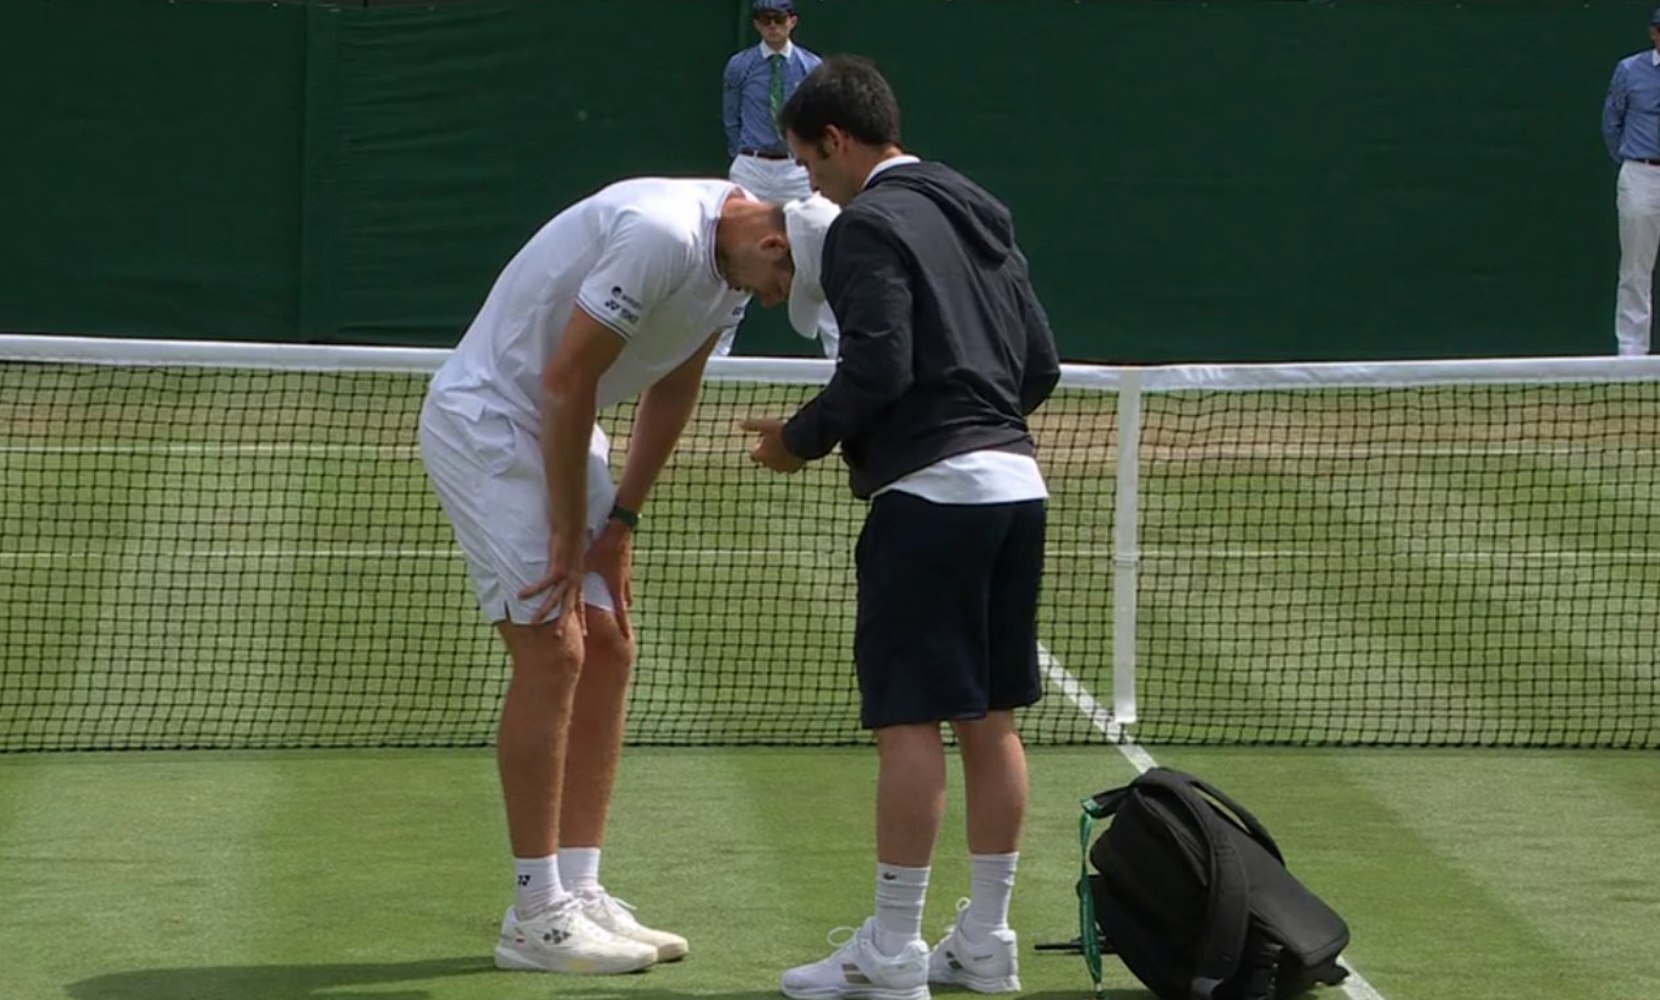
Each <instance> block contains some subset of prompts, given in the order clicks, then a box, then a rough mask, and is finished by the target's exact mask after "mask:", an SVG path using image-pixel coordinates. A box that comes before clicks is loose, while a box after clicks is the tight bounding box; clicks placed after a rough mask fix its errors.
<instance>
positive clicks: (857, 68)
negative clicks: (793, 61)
mask: <svg viewBox="0 0 1660 1000" xmlns="http://www.w3.org/2000/svg"><path fill="white" fill-rule="evenodd" d="M831 125H834V126H836V127H837V128H839V129H841V130H842V131H843V132H846V133H847V134H848V135H850V136H852V137H853V138H854V139H856V140H857V141H859V142H862V143H865V144H866V145H869V146H897V145H899V99H898V98H896V97H894V96H893V88H892V87H890V86H889V85H888V81H887V80H886V79H884V78H883V76H882V74H881V73H880V72H879V71H877V69H876V64H875V63H873V62H871V61H870V60H869V59H864V58H861V57H859V56H831V57H830V58H828V59H826V60H824V62H822V63H820V64H819V67H818V68H817V69H815V70H813V71H812V72H811V73H808V74H807V79H805V80H803V81H801V86H799V87H797V88H796V90H795V93H794V94H792V95H790V99H789V100H788V101H786V102H785V103H784V107H783V108H782V109H781V110H780V111H779V112H778V128H779V131H786V130H787V131H790V132H794V133H795V134H796V135H797V136H800V137H801V138H802V139H804V140H806V141H807V142H818V141H820V140H822V139H823V138H824V135H825V131H826V130H827V129H828V128H829V127H830V126H831Z"/></svg>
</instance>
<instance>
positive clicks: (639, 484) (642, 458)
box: [617, 381, 699, 513]
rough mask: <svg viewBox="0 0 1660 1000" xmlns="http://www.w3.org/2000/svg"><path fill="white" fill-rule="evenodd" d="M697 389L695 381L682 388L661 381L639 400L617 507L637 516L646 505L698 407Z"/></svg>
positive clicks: (618, 486)
mask: <svg viewBox="0 0 1660 1000" xmlns="http://www.w3.org/2000/svg"><path fill="white" fill-rule="evenodd" d="M698 389H699V384H698V382H696V381H692V382H690V383H689V384H688V385H685V386H681V385H675V384H670V383H664V382H660V383H658V384H657V385H654V386H652V387H651V388H650V389H647V390H646V391H645V393H644V394H643V395H642V396H641V397H640V405H639V407H638V408H637V409H636V410H635V412H634V429H633V431H632V433H631V434H630V437H629V445H628V458H627V460H626V461H625V462H624V464H623V474H622V481H621V482H620V483H618V484H617V506H619V507H623V508H626V509H628V510H631V511H634V512H635V513H638V512H639V510H640V508H641V507H642V506H644V505H645V502H646V495H647V494H649V493H650V492H651V487H652V484H654V483H655V482H657V475H658V473H660V472H662V471H663V466H664V465H667V464H668V461H669V455H671V454H673V452H674V446H675V444H676V443H677V442H679V440H680V434H681V432H682V431H684V430H685V429H686V423H687V421H689V420H690V419H691V416H692V410H693V409H695V408H696V407H697V396H698Z"/></svg>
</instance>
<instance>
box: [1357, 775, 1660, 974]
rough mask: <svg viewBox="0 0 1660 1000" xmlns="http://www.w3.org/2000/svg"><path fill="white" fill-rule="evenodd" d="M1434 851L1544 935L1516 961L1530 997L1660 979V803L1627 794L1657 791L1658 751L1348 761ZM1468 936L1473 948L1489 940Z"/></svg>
mask: <svg viewBox="0 0 1660 1000" xmlns="http://www.w3.org/2000/svg"><path fill="white" fill-rule="evenodd" d="M1342 763H1343V766H1344V769H1345V770H1347V771H1348V772H1349V773H1350V774H1352V775H1353V776H1354V778H1355V780H1356V781H1357V782H1359V783H1360V784H1362V785H1363V787H1365V788H1366V789H1368V790H1369V791H1370V793H1371V794H1372V795H1373V796H1375V797H1376V798H1377V800H1378V801H1379V802H1380V803H1382V804H1383V805H1384V806H1385V807H1386V808H1387V809H1389V810H1390V812H1391V813H1392V814H1393V815H1394V816H1395V817H1396V819H1397V820H1398V821H1399V822H1401V823H1403V824H1407V825H1410V826H1411V827H1412V828H1413V829H1414V830H1415V831H1416V836H1417V838H1418V839H1419V840H1420V841H1421V842H1422V843H1423V845H1424V846H1425V848H1426V849H1427V850H1428V851H1429V852H1431V853H1433V854H1434V855H1435V856H1436V857H1437V858H1439V859H1440V861H1441V862H1442V863H1443V864H1445V865H1447V866H1450V867H1452V868H1454V869H1456V870H1457V871H1458V872H1460V873H1461V875H1462V876H1463V878H1464V879H1466V880H1469V881H1473V882H1476V883H1478V884H1479V885H1481V886H1482V887H1483V888H1484V891H1485V896H1486V897H1487V898H1488V899H1489V900H1491V901H1493V902H1494V903H1496V904H1498V905H1500V906H1502V907H1503V908H1504V910H1505V912H1506V914H1507V920H1508V922H1511V923H1519V924H1524V925H1526V926H1527V927H1529V928H1531V929H1532V932H1533V934H1534V936H1535V937H1536V938H1537V941H1538V943H1537V944H1536V945H1535V946H1534V947H1535V948H1536V949H1537V954H1535V955H1523V954H1518V955H1516V956H1514V959H1513V960H1514V961H1515V962H1516V965H1515V966H1514V967H1513V969H1512V970H1511V972H1510V974H1509V979H1510V981H1512V982H1522V983H1526V984H1527V989H1525V990H1519V991H1517V992H1519V993H1525V994H1526V995H1532V996H1547V995H1552V994H1553V993H1556V994H1559V995H1565V996H1566V995H1572V996H1577V997H1585V998H1587V1000H1591V998H1595V1000H1602V998H1607V1000H1616V998H1630V997H1638V996H1649V995H1652V994H1653V992H1654V988H1655V984H1656V983H1660V953H1657V952H1656V951H1655V949H1654V947H1653V941H1654V932H1655V929H1656V928H1657V927H1660V889H1657V888H1656V887H1657V886H1660V850H1657V848H1660V835H1657V834H1656V832H1655V831H1656V830H1660V803H1657V802H1655V801H1654V800H1653V798H1652V796H1651V797H1650V798H1649V799H1648V800H1647V801H1644V800H1642V799H1639V798H1636V797H1634V796H1632V795H1630V794H1628V791H1629V787H1630V786H1634V785H1639V784H1641V785H1647V786H1650V787H1652V785H1653V773H1654V771H1653V768H1654V762H1653V759H1652V755H1650V754H1639V753H1616V752H1605V753H1594V752H1574V753H1537V754H1518V753H1510V754H1496V753H1495V754H1479V755H1463V756H1451V755H1447V754H1424V755H1413V756H1403V757H1402V758H1399V759H1384V758H1379V757H1377V756H1369V755H1356V756H1353V757H1349V758H1345V759H1344V760H1343V762H1342ZM1472 932H1474V933H1476V934H1480V930H1479V928H1467V929H1466V930H1464V931H1463V934H1464V935H1465V937H1466V939H1467V940H1469V947H1470V952H1471V953H1472V955H1473V956H1476V955H1480V954H1481V953H1482V951H1483V950H1484V949H1483V947H1482V946H1483V944H1484V942H1483V941H1482V940H1481V938H1480V937H1476V938H1474V939H1473V940H1471V934H1472Z"/></svg>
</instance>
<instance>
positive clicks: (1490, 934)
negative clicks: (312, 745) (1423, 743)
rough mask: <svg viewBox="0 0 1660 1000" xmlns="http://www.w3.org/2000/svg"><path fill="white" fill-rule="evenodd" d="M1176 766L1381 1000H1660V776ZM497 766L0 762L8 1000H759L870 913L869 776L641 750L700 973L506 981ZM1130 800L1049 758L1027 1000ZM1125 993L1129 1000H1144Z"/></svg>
mask: <svg viewBox="0 0 1660 1000" xmlns="http://www.w3.org/2000/svg"><path fill="white" fill-rule="evenodd" d="M1154 752H1155V754H1156V755H1157V756H1158V757H1159V759H1160V762H1161V763H1165V764H1169V765H1172V766H1178V767H1183V768H1187V769H1190V770H1193V771H1195V772H1197V773H1200V774H1203V775H1206V776H1207V777H1209V778H1210V779H1211V780H1213V781H1215V782H1217V783H1218V784H1219V785H1220V786H1221V787H1223V788H1224V789H1227V790H1228V791H1230V792H1231V793H1232V794H1234V795H1236V796H1237V797H1238V798H1239V799H1240V800H1241V801H1243V802H1245V803H1246V804H1247V805H1249V806H1251V807H1252V808H1253V809H1255V810H1256V811H1257V812H1258V813H1259V815H1261V816H1262V818H1263V819H1264V821H1265V822H1266V823H1268V824H1269V826H1270V828H1271V829H1272V830H1273V831H1274V832H1275V834H1276V836H1278V837H1279V839H1280V841H1281V843H1282V845H1283V846H1284V848H1285V850H1286V854H1287V857H1288V858H1289V859H1290V860H1291V862H1292V865H1293V870H1294V871H1296V872H1297V873H1299V874H1300V875H1301V876H1302V877H1303V878H1304V879H1305V880H1306V881H1308V882H1309V883H1310V884H1311V885H1312V886H1314V887H1315V888H1316V889H1317V890H1318V891H1320V892H1321V893H1322V894H1323V895H1324V896H1326V897H1327V898H1328V899H1329V900H1330V901H1331V902H1332V903H1333V905H1334V906H1335V907H1336V908H1337V909H1338V910H1339V912H1341V913H1342V914H1343V915H1344V916H1345V918H1346V919H1347V920H1348V921H1349V922H1350V924H1351V926H1352V928H1353V931H1354V941H1353V945H1352V946H1351V948H1350V950H1349V952H1348V956H1349V958H1350V960H1351V961H1352V962H1353V963H1354V964H1355V966H1356V967H1357V968H1358V969H1359V970H1360V971H1361V973H1362V974H1363V975H1364V976H1365V977H1366V978H1367V979H1368V980H1369V981H1370V983H1371V984H1372V986H1373V987H1374V988H1375V989H1376V990H1377V992H1378V993H1379V994H1381V995H1382V996H1384V997H1387V998H1388V1000H1493V998H1508V997H1528V998H1543V997H1574V998H1576V1000H1633V998H1638V997H1648V996H1653V995H1654V994H1655V988H1656V985H1657V984H1660V953H1657V952H1656V950H1655V948H1654V946H1653V942H1654V940H1655V929H1656V927H1657V926H1660V851H1657V850H1656V833H1655V831H1656V830H1660V783H1657V782H1656V781H1655V780H1654V774H1655V771H1654V767H1655V764H1654V760H1653V758H1652V755H1639V754H1634V753H1619V752H1598V751H1579V752H1564V751H1526V752H1523V751H1439V750H1412V751H1380V750H1358V749H1346V750H1311V749H1301V750H1268V749H1256V750H1246V749H1209V748H1181V749H1172V750H1170V751H1168V752H1160V751H1158V750H1157V749H1156V748H1155V750H1154ZM492 766H493V765H492V762H491V759H490V756H489V754H488V752H487V751H394V752H386V751H316V752H313V751H301V752H285V753H218V752H203V753H156V754H151V753H141V754H122V755H105V754H93V755H28V756H9V757H0V902H3V906H0V951H3V954H4V961H3V962H0V996H4V997H7V998H17V1000H37V998H38V1000H57V998H70V1000H326V998H330V997H350V996H362V997H375V998H377V1000H385V998H388V997H395V998H399V1000H474V998H476V1000H515V998H523V1000H532V998H546V997H549V996H576V997H590V998H602V997H603V998H610V997H631V996H638V997H642V998H645V997H660V998H676V997H705V996H706V997H755V998H759V997H765V996H773V995H775V990H776V985H777V976H778V973H779V972H780V971H781V970H782V969H783V968H784V967H785V966H787V965H789V964H793V963H796V962H801V961H808V960H811V959H813V958H817V957H819V953H820V952H821V951H823V950H825V949H824V947H823V934H824V933H825V932H826V931H827V930H829V929H830V928H831V927H832V926H834V925H836V924H838V923H856V922H857V921H858V920H860V919H863V917H864V915H865V911H866V910H867V909H868V908H869V906H870V892H871V889H870V860H869V849H870V837H871V833H870V803H869V793H870V783H871V780H872V767H873V762H872V758H871V755H870V754H868V753H867V752H865V751H862V750H858V749H817V750H813V749H799V750H782V749H771V750H765V749H751V750H710V749H698V750H691V749H679V748H660V749H659V748H644V749H636V750H633V751H631V752H629V753H627V754H625V755H624V766H623V772H622V776H621V779H620V783H619V784H620V787H619V795H618V801H617V804H616V809H615V813H614V816H615V819H614V822H613V824H612V832H611V838H610V842H609V844H608V846H607V860H606V871H605V876H606V881H607V882H608V883H610V887H611V888H612V889H613V890H614V891H616V892H618V893H619V894H620V895H621V896H622V897H623V898H625V899H630V900H632V901H634V902H636V903H639V904H642V905H643V906H645V907H647V908H648V909H647V910H646V911H645V912H646V913H649V915H650V916H651V918H652V919H654V920H659V921H661V922H662V924H663V925H665V926H671V927H675V928H678V929H681V930H684V931H685V932H686V933H687V934H688V936H689V937H690V938H691V941H692V948H693V952H692V955H691V956H690V957H689V958H688V959H687V960H686V961H685V962H684V963H681V964H679V965H673V966H665V967H661V968H658V969H654V970H652V971H650V972H648V973H646V974H643V975H639V976H632V977H624V978H608V979H604V980H572V979H567V978H559V979H552V978H540V977H536V976H526V975H525V974H519V973H501V972H496V971H494V970H493V969H492V968H491V967H490V965H489V948H490V945H491V943H492V941H493V937H492V935H493V934H494V932H495V931H494V922H495V920H496V919H497V918H499V916H500V910H501V908H502V907H503V906H505V905H506V901H507V900H508V899H509V898H510V895H511V893H510V890H509V889H508V887H507V886H506V882H507V875H506V874H504V871H503V869H504V864H505V863H504V862H503V860H502V857H501V855H502V852H503V850H504V847H503V842H502V841H503V834H502V832H501V827H500V819H499V813H498V809H499V804H498V801H497V795H496V792H495V786H494V775H493V770H492ZM1131 773H1132V771H1131V769H1130V767H1129V766H1128V764H1126V763H1125V762H1124V760H1123V758H1122V757H1120V756H1119V755H1118V754H1117V753H1116V752H1114V751H1112V750H1110V749H1106V748H1100V747H1094V748H1047V749H1042V750H1039V751H1037V752H1035V754H1034V756H1033V761H1032V775H1033V785H1034V791H1033V808H1032V813H1031V817H1030V824H1029V836H1028V839H1027V842H1026V844H1025V847H1024V851H1023V854H1022V859H1021V877H1020V881H1019V883H1018V885H1017V887H1016V892H1015V899H1014V908H1013V921H1014V924H1015V926H1016V927H1017V928H1018V929H1019V931H1020V933H1021V944H1022V956H1021V961H1022V963H1023V968H1022V972H1023V978H1024V985H1025V987H1026V990H1027V993H1026V995H1027V996H1039V997H1047V998H1056V1000H1059V998H1069V1000H1071V998H1076V1000H1081V998H1083V997H1084V996H1085V995H1086V994H1087V983H1086V977H1085V975H1084V972H1083V966H1082V962H1081V960H1079V959H1077V958H1076V957H1074V956H1042V955H1034V954H1032V952H1031V950H1030V945H1031V944H1032V943H1033V942H1036V941H1039V940H1046V939H1051V938H1069V937H1071V936H1072V935H1073V934H1074V933H1075V932H1076V928H1075V926H1074V925H1073V923H1072V920H1073V916H1072V914H1073V903H1072V896H1071V884H1072V880H1073V878H1074V877H1075V875H1076V868H1075V866H1076V853H1075V852H1076V835H1075V816H1076V813H1075V809H1076V800H1077V799H1078V798H1079V797H1080V796H1081V795H1082V794H1085V793H1088V792H1091V791H1095V790H1099V787H1105V786H1106V785H1108V784H1112V783H1118V782H1121V781H1123V780H1127V778H1128V777H1129V776H1130V775H1131ZM960 809H961V799H960V795H958V794H957V793H956V786H953V797H952V811H951V813H950V814H949V816H948V818H947V832H946V834H945V836H944V838H943V840H942V845H941V851H940V856H939V858H938V859H937V861H936V868H935V877H934V886H933V889H932V891H931V894H930V900H929V910H928V915H927V921H926V927H927V928H928V930H929V932H930V933H931V934H934V933H938V932H939V929H940V928H942V927H943V926H944V925H945V924H946V923H947V922H948V921H949V919H950V915H951V912H952V904H953V902H954V901H955V898H956V896H957V895H958V894H959V893H962V894H966V888H967V867H966V864H965V863H964V861H963V847H962V843H961V833H960V829H961V813H960ZM1111 968H1112V967H1111V966H1110V964H1109V970H1111ZM1113 976H1114V979H1113V980H1112V982H1113V983H1114V985H1115V986H1116V987H1118V988H1115V989H1114V990H1113V992H1112V996H1113V997H1115V998H1119V1000H1130V998H1133V1000H1144V997H1145V994H1142V993H1140V992H1139V991H1138V990H1137V989H1133V988H1130V987H1131V983H1130V981H1129V980H1128V979H1127V978H1126V977H1125V976H1124V974H1123V973H1122V971H1121V970H1115V971H1113ZM940 995H941V996H944V995H946V994H944V993H943V992H942V993H941V994H940ZM952 995H956V994H952ZM963 995H965V996H966V995H970V994H963ZM1334 995H1340V994H1334Z"/></svg>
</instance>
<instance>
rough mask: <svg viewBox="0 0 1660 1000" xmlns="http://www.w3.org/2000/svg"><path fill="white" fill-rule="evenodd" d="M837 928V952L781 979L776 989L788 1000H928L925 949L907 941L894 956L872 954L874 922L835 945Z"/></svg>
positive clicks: (834, 935) (918, 943) (874, 943)
mask: <svg viewBox="0 0 1660 1000" xmlns="http://www.w3.org/2000/svg"><path fill="white" fill-rule="evenodd" d="M846 930H849V928H846V927H841V928H837V930H834V931H831V932H830V938H829V940H830V943H831V944H833V945H836V950H835V951H833V952H831V953H830V957H829V958H826V959H824V960H822V961H818V962H814V963H813V964H812V965H798V966H796V967H795V968H793V969H790V970H789V971H788V972H785V973H784V978H783V981H782V982H781V983H780V987H781V988H782V990H783V991H784V995H785V996H787V997H791V998H793V1000H928V946H927V945H925V944H923V943H922V942H921V941H912V942H911V943H909V944H907V945H906V946H905V947H904V948H902V949H900V951H899V954H897V955H884V954H882V953H881V952H879V951H877V950H876V919H875V918H874V917H872V918H870V919H868V920H866V921H865V922H864V924H863V925H861V926H860V927H859V929H858V930H856V931H853V933H852V936H851V937H848V938H845V939H842V940H840V941H838V936H839V932H840V931H846Z"/></svg>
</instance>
